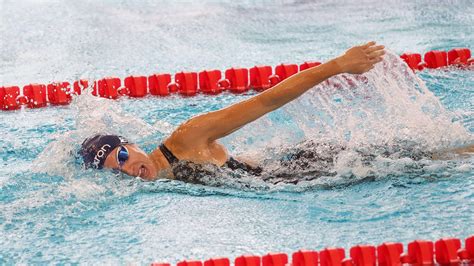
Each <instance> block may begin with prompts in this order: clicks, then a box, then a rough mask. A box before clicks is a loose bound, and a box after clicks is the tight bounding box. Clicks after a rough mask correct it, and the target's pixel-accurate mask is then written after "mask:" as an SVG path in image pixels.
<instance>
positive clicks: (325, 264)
mask: <svg viewBox="0 0 474 266" xmlns="http://www.w3.org/2000/svg"><path fill="white" fill-rule="evenodd" d="M345 257H346V254H345V251H344V249H343V248H326V249H323V250H322V251H321V252H319V260H320V261H319V265H321V266H342V265H343V260H344V259H345Z"/></svg>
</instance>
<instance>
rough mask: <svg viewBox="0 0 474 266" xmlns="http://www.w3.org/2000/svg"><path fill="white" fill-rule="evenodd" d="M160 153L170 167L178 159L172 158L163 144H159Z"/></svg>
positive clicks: (171, 154)
mask: <svg viewBox="0 0 474 266" xmlns="http://www.w3.org/2000/svg"><path fill="white" fill-rule="evenodd" d="M160 151H161V152H162V153H163V155H164V156H165V157H166V160H168V163H169V164H170V165H172V164H175V163H178V162H179V159H178V158H176V156H174V154H173V153H172V152H171V151H170V150H169V149H168V148H167V147H166V146H165V144H164V143H161V144H160Z"/></svg>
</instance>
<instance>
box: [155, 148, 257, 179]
mask: <svg viewBox="0 0 474 266" xmlns="http://www.w3.org/2000/svg"><path fill="white" fill-rule="evenodd" d="M159 148H160V151H161V152H162V153H163V155H164V156H165V158H166V160H167V161H168V163H169V164H170V166H171V169H172V171H173V175H174V178H175V179H176V180H181V181H186V182H191V183H197V184H203V183H205V182H204V178H205V177H209V176H215V174H216V172H217V171H216V170H217V169H216V167H215V166H214V165H212V164H207V165H201V164H196V163H193V162H190V161H184V160H182V161H181V160H179V159H178V158H177V157H176V156H175V155H174V154H173V153H172V152H171V151H170V150H169V149H168V148H167V147H166V146H165V144H164V143H162V144H160V147H159ZM223 167H227V168H229V169H230V170H243V171H244V172H246V173H247V174H250V175H260V174H261V173H262V171H263V170H262V168H261V167H253V166H251V165H249V164H246V163H243V162H239V161H237V160H236V159H234V158H232V157H230V158H229V159H228V160H227V162H225V164H224V165H223Z"/></svg>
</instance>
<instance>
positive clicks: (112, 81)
mask: <svg viewBox="0 0 474 266" xmlns="http://www.w3.org/2000/svg"><path fill="white" fill-rule="evenodd" d="M120 86H121V81H120V79H119V78H115V77H110V78H104V79H101V80H98V81H96V82H95V83H94V88H93V90H92V95H94V96H100V97H103V98H108V99H117V98H118V97H119V93H118V89H119V88H120Z"/></svg>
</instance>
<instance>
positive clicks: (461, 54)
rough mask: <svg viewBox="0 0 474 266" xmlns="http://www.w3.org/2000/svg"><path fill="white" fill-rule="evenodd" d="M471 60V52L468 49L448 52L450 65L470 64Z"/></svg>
mask: <svg viewBox="0 0 474 266" xmlns="http://www.w3.org/2000/svg"><path fill="white" fill-rule="evenodd" d="M470 58H471V50H469V49H467V48H455V49H452V50H451V51H449V52H448V64H449V65H454V64H460V65H466V64H468V61H469V59H470Z"/></svg>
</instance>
